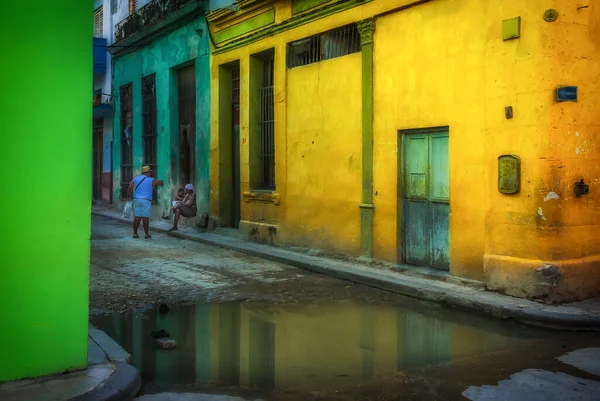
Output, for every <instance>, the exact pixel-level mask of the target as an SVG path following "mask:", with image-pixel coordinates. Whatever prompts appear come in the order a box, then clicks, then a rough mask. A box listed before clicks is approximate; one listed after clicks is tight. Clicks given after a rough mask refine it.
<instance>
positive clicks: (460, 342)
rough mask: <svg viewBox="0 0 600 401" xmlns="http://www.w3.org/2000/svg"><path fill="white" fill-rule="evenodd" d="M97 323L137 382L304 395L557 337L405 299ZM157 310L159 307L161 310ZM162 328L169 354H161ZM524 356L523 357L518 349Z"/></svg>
mask: <svg viewBox="0 0 600 401" xmlns="http://www.w3.org/2000/svg"><path fill="white" fill-rule="evenodd" d="M159 309H160V308H159V307H158V306H157V307H154V308H152V309H149V310H146V311H141V312H137V313H136V312H131V313H124V314H112V315H102V316H95V317H93V318H92V319H91V322H92V323H93V324H94V325H95V326H97V327H98V328H100V329H101V330H104V331H105V332H106V333H107V334H108V335H110V336H111V337H112V338H114V339H115V340H116V341H117V342H119V343H120V344H121V345H122V346H123V347H124V348H125V349H126V350H127V351H128V352H129V353H131V355H132V363H133V365H135V366H136V367H137V368H138V369H140V370H141V372H142V380H143V382H144V383H145V384H149V383H150V384H152V385H158V386H160V387H161V388H170V387H172V386H174V385H190V384H195V385H206V386H214V387H223V388H242V389H257V390H260V391H265V390H278V391H279V390H282V391H294V392H298V391H299V392H311V391H315V390H319V391H322V390H330V389H331V390H333V389H335V390H336V391H337V390H340V389H346V388H351V387H353V386H357V385H359V384H360V383H365V382H368V381H370V380H372V379H374V378H376V377H381V376H382V375H386V374H393V373H395V372H399V371H410V370H414V369H417V370H419V369H420V370H421V371H422V370H423V369H426V367H427V366H431V365H440V364H442V365H443V364H452V363H453V361H456V360H460V359H461V358H465V357H477V358H479V355H483V354H486V353H491V352H494V351H500V350H506V349H513V350H515V349H521V351H516V353H517V354H519V353H520V354H521V355H523V351H522V348H521V347H526V348H525V349H529V347H531V346H533V345H534V344H537V346H540V344H543V340H544V339H550V338H554V340H556V336H557V334H556V333H554V332H547V331H542V330H537V329H531V328H525V327H523V326H521V325H518V324H516V323H514V324H511V323H509V322H502V321H498V320H493V319H487V318H480V317H474V316H471V315H466V314H462V313H458V312H455V311H452V310H448V309H446V308H441V307H435V306H423V304H422V303H420V302H418V301H413V300H409V301H407V303H404V302H403V303H402V305H371V304H364V303H359V302H352V301H336V302H326V303H318V304H309V305H302V304H292V305H271V306H269V305H264V304H259V303H252V302H235V303H198V304H195V305H181V306H175V307H171V309H170V311H169V312H168V313H166V314H165V313H161V311H160V310H159ZM163 312H164V310H163ZM160 329H164V330H165V331H166V332H168V333H169V334H170V337H171V338H173V339H174V340H176V341H177V348H176V349H173V350H161V349H158V348H157V346H156V341H155V340H154V338H152V336H151V333H152V332H154V331H157V330H160ZM525 354H526V352H525Z"/></svg>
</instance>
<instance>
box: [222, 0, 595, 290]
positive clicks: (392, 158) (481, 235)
mask: <svg viewBox="0 0 600 401" xmlns="http://www.w3.org/2000/svg"><path fill="white" fill-rule="evenodd" d="M390 3H392V2H388V1H378V0H374V1H372V2H369V3H366V4H364V5H362V6H359V7H355V8H352V9H349V10H346V11H343V12H340V13H338V14H335V15H331V16H328V17H325V18H322V19H319V20H316V21H314V22H311V23H308V24H306V25H301V26H298V27H296V28H294V29H291V30H288V31H284V32H283V33H280V34H277V35H275V36H273V37H266V38H264V39H262V40H260V41H257V42H253V43H251V44H249V45H245V46H243V47H241V48H239V49H235V50H231V51H229V52H225V53H220V54H216V55H214V57H213V58H212V67H211V68H212V69H211V72H212V74H213V77H212V82H213V87H212V100H211V102H212V106H211V107H212V112H211V115H212V116H213V121H212V124H211V126H212V128H211V129H212V135H211V138H212V139H211V141H212V152H213V156H215V155H218V152H219V149H218V135H216V134H217V132H218V123H219V122H218V120H216V117H217V116H218V87H217V84H218V79H217V74H218V66H219V65H222V64H224V63H227V62H230V61H234V60H238V59H239V60H241V66H242V116H241V119H242V121H241V124H242V135H241V138H242V141H243V142H242V144H241V149H242V177H243V181H244V182H243V183H242V190H243V191H247V190H248V177H249V173H248V156H247V155H248V115H247V113H248V112H247V107H246V105H247V104H248V94H247V89H248V60H249V56H250V55H251V54H254V53H257V52H260V51H263V50H266V49H269V48H274V49H275V60H276V62H275V118H276V127H275V129H276V141H275V148H276V180H277V182H276V186H277V189H276V192H277V193H278V195H279V197H278V199H280V204H279V205H275V204H274V203H259V202H254V201H252V200H251V201H249V202H242V219H243V220H244V221H245V222H246V225H248V226H251V225H252V224H255V223H259V222H260V223H270V224H274V225H276V226H277V227H278V233H277V237H278V241H279V242H281V243H284V244H290V245H305V246H314V247H319V248H322V249H327V250H337V251H342V252H346V253H350V254H358V252H359V244H358V238H359V237H360V236H359V225H360V222H359V212H358V205H356V207H354V206H353V204H355V202H358V201H359V200H360V186H359V185H360V167H359V170H358V171H357V170H356V169H355V168H354V167H353V166H354V163H356V165H357V166H360V162H361V160H362V159H361V147H360V135H359V133H360V121H359V120H357V117H358V116H359V115H360V95H359V90H360V82H359V80H360V71H361V70H360V69H361V65H360V58H359V57H358V56H357V55H356V56H355V55H351V56H345V57H342V58H340V59H335V60H331V61H328V62H321V63H319V64H315V65H311V66H307V67H300V68H297V69H293V70H289V71H288V70H287V69H286V67H285V46H286V43H288V42H291V41H293V40H297V39H301V38H305V37H308V36H311V35H314V34H317V33H320V32H324V31H327V30H329V29H333V28H336V27H339V26H342V25H345V24H348V23H352V22H356V21H360V20H363V19H365V18H370V17H375V18H376V26H377V28H376V31H375V38H374V66H373V114H374V116H373V157H374V162H373V169H374V173H373V174H374V176H373V191H374V194H373V195H374V205H375V213H374V257H375V258H376V259H381V260H386V261H391V262H397V261H400V262H401V260H400V257H399V256H400V255H399V253H398V244H399V243H401V238H400V234H399V231H400V230H399V223H398V222H399V216H401V210H400V205H399V202H398V199H401V197H402V195H403V194H402V187H399V185H398V177H399V174H400V172H399V171H398V165H399V160H398V157H399V149H401V148H402V143H401V142H400V140H399V134H398V132H399V130H404V129H415V128H428V127H439V126H449V138H450V139H449V153H450V210H451V217H450V259H451V262H450V264H451V265H450V272H451V274H453V275H455V276H460V277H467V278H473V279H480V280H484V281H485V283H486V284H487V285H488V287H489V288H491V289H495V290H498V291H502V292H507V293H509V294H512V295H516V296H527V297H541V298H548V299H550V300H567V299H579V298H583V297H588V296H591V295H594V294H598V293H600V229H599V228H600V227H599V226H600V219H599V218H598V215H600V214H599V213H600V186H599V184H600V167H598V166H600V139H598V138H599V135H600V134H599V133H598V131H599V130H600V127H599V124H598V123H597V122H596V119H597V116H598V115H600V90H599V87H598V77H599V76H600V63H598V54H599V50H600V11H599V8H600V6H597V5H594V4H590V6H589V8H583V9H578V6H579V5H580V4H579V3H577V1H575V0H567V1H562V2H558V1H548V0H531V1H527V2H523V1H516V0H514V1H503V2H500V1H486V2H482V1H478V0H431V1H428V2H415V1H401V2H394V3H396V4H394V5H391V4H390ZM398 3H399V4H398ZM416 3H419V4H416ZM411 4H412V5H414V6H412V7H409V6H410V5H411ZM393 7H395V9H394V10H392V8H393ZM548 8H555V9H557V10H558V12H559V18H558V19H557V20H556V21H555V22H552V23H549V22H546V21H544V19H543V13H544V11H545V10H546V9H548ZM290 14H291V11H290V8H289V2H287V1H281V2H277V3H276V22H277V23H278V22H280V21H281V18H282V15H290ZM515 16H520V17H521V32H520V38H518V39H514V40H510V41H503V37H502V21H503V20H506V19H509V18H513V17H515ZM560 85H576V86H578V87H579V97H580V99H579V101H578V102H576V103H574V102H570V103H557V102H556V100H555V89H556V87H558V86H560ZM342 100H343V101H342ZM505 106H513V109H514V117H513V118H512V119H506V118H505V116H504V107H505ZM317 134H318V136H317ZM314 138H327V139H326V140H323V139H321V140H316V139H314ZM336 138H337V142H336ZM244 139H245V140H246V141H245V142H244ZM313 140H315V144H314V145H313V144H312V141H313ZM501 154H515V155H517V156H519V157H520V159H521V166H522V173H521V191H520V193H519V194H515V195H504V194H501V193H500V192H499V191H498V188H497V182H498V178H497V157H498V156H499V155H501ZM302 156H304V158H302ZM307 157H311V158H312V159H311V160H312V163H308V162H306V161H305V160H306V159H307ZM217 160H218V158H215V157H213V158H212V161H211V163H212V164H211V175H212V178H211V180H212V188H213V189H215V188H218V185H216V183H218V176H219V165H218V163H217V162H216V161H217ZM581 178H584V179H585V181H586V183H588V184H589V185H590V193H589V194H588V195H586V196H583V197H580V198H575V196H574V193H573V184H574V182H575V181H577V180H579V179H581ZM213 191H214V192H213V199H212V203H211V206H212V208H211V210H212V213H213V214H215V215H216V216H218V197H219V193H218V191H216V190H213ZM554 194H556V195H557V196H558V199H556V197H555V195H554ZM352 209H354V210H352ZM545 264H554V265H556V266H558V267H559V268H560V269H561V270H560V274H559V275H558V283H557V285H553V284H552V280H551V279H549V278H548V277H545V276H543V275H542V274H541V273H540V272H538V271H537V270H538V269H539V268H540V267H541V266H543V265H545Z"/></svg>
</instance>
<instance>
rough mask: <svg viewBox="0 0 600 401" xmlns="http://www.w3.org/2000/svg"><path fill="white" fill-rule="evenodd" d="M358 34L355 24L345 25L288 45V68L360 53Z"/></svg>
mask: <svg viewBox="0 0 600 401" xmlns="http://www.w3.org/2000/svg"><path fill="white" fill-rule="evenodd" d="M360 49H361V47H360V33H359V32H358V28H357V26H356V24H351V25H347V26H344V27H341V28H338V29H335V30H332V31H329V32H325V33H322V34H320V35H316V36H312V37H310V38H306V39H301V40H297V41H295V42H292V43H288V46H287V66H288V68H294V67H300V66H303V65H308V64H312V63H318V62H319V61H323V60H329V59H332V58H336V57H342V56H346V55H348V54H352V53H358V52H359V51H360Z"/></svg>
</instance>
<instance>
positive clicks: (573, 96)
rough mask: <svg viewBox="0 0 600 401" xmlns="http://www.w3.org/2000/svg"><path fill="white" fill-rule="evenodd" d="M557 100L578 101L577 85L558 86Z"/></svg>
mask: <svg viewBox="0 0 600 401" xmlns="http://www.w3.org/2000/svg"><path fill="white" fill-rule="evenodd" d="M556 100H557V101H559V102H576V101H577V87H576V86H559V87H558V88H556Z"/></svg>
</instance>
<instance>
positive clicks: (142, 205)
mask: <svg viewBox="0 0 600 401" xmlns="http://www.w3.org/2000/svg"><path fill="white" fill-rule="evenodd" d="M164 184H165V183H164V182H163V181H161V180H156V179H154V178H152V169H151V168H150V167H149V166H144V167H142V175H138V176H137V177H135V178H134V179H133V181H131V184H129V188H128V189H127V199H128V200H131V197H132V196H133V212H134V216H135V217H134V219H133V238H139V237H140V236H139V235H138V233H137V232H138V228H140V221H142V222H143V223H144V232H145V233H146V238H152V236H151V235H150V233H149V232H148V230H149V228H150V211H151V210H152V192H153V190H154V187H158V186H161V187H162V186H163V185H164Z"/></svg>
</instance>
